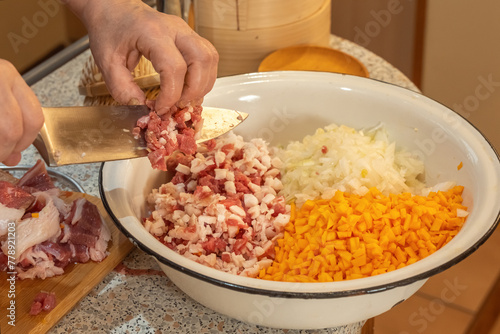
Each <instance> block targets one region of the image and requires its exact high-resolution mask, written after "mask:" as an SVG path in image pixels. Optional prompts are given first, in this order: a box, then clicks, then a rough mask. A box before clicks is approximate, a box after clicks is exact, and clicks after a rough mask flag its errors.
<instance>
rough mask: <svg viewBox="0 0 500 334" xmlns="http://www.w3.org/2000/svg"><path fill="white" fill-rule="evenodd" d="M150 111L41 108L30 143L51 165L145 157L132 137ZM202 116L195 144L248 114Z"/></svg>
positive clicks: (209, 111) (215, 111) (212, 111)
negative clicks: (41, 119) (41, 120)
mask: <svg viewBox="0 0 500 334" xmlns="http://www.w3.org/2000/svg"><path fill="white" fill-rule="evenodd" d="M150 111H151V110H150V109H149V108H148V107H147V106H145V105H140V106H109V105H106V106H92V107H62V108H43V114H44V117H45V123H44V125H43V127H42V129H41V130H40V133H39V134H38V136H37V138H36V139H35V141H34V142H33V145H34V146H35V148H36V149H37V150H38V152H39V153H40V155H41V156H42V158H43V160H44V161H45V163H46V164H47V165H48V166H51V167H56V166H63V165H71V164H83V163H92V162H103V161H112V160H123V159H133V158H139V157H144V156H146V155H148V153H149V151H148V150H147V148H146V141H145V140H144V138H139V139H135V138H134V135H133V134H132V129H133V128H134V127H135V126H136V122H137V120H138V119H139V118H140V117H142V116H144V115H148V114H149V112H150ZM201 116H202V118H203V127H202V130H201V136H200V139H198V140H197V141H196V142H197V143H201V142H204V141H207V140H209V139H213V138H216V137H218V136H220V135H222V134H224V133H226V132H228V131H230V130H232V129H233V128H235V127H236V126H237V125H238V124H240V123H241V122H243V121H244V120H245V119H246V118H247V117H248V114H246V113H243V112H238V111H236V110H231V109H221V108H211V107H203V111H202V114H201Z"/></svg>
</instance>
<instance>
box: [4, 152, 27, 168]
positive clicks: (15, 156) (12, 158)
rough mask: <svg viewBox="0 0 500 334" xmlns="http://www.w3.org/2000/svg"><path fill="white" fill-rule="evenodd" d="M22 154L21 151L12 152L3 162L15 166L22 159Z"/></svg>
mask: <svg viewBox="0 0 500 334" xmlns="http://www.w3.org/2000/svg"><path fill="white" fill-rule="evenodd" d="M21 158H22V155H21V153H20V152H16V153H12V154H11V155H9V156H8V157H7V158H6V159H5V160H4V161H2V163H3V164H4V165H6V166H15V165H17V164H18V163H19V162H20V161H21Z"/></svg>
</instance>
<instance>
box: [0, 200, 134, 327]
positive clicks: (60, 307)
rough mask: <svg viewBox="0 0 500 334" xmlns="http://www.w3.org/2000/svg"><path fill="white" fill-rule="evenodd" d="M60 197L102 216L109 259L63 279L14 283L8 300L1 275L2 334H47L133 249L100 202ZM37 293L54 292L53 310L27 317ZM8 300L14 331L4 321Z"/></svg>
mask: <svg viewBox="0 0 500 334" xmlns="http://www.w3.org/2000/svg"><path fill="white" fill-rule="evenodd" d="M63 197H65V199H67V200H68V201H72V200H75V199H77V198H80V197H84V198H86V199H87V200H88V201H90V202H92V203H94V204H95V205H97V207H98V208H99V211H100V213H101V215H102V216H103V217H104V220H105V222H106V224H107V226H108V227H109V230H110V232H111V240H110V244H109V246H108V251H109V253H110V254H109V255H108V257H107V258H106V259H104V260H103V261H102V262H100V263H96V262H88V263H84V264H71V265H68V267H66V268H65V269H64V272H65V273H64V275H61V276H56V277H51V278H47V279H45V280H40V279H35V280H31V279H26V280H22V281H20V280H17V281H16V284H15V297H14V298H9V297H8V292H9V288H10V284H7V278H8V277H7V275H6V273H5V272H2V273H1V274H0V279H1V283H0V287H1V289H0V293H1V294H2V295H1V296H0V310H1V311H0V315H1V319H0V328H1V331H0V332H1V333H3V334H9V333H10V334H14V333H22V334H28V333H30V334H35V333H36V334H38V333H46V332H47V331H48V330H49V329H50V328H52V327H53V326H54V325H55V324H57V322H58V321H59V320H60V319H61V318H62V317H63V316H64V315H65V314H66V313H67V312H69V311H70V310H71V309H72V308H73V307H74V306H75V305H76V303H78V301H80V299H82V298H83V297H85V296H86V295H87V294H88V293H89V292H90V291H91V290H92V289H93V288H94V287H95V286H96V285H97V284H98V283H99V282H101V281H102V280H103V279H104V277H105V276H106V275H107V274H108V273H109V272H110V271H111V270H113V269H114V268H115V267H116V266H117V265H118V264H119V263H120V262H121V261H122V260H123V259H124V258H125V256H127V254H128V253H129V252H130V251H131V250H132V249H133V248H134V245H133V244H132V243H131V242H130V241H129V240H128V239H127V238H126V237H125V236H124V235H123V234H122V233H121V232H120V231H119V230H118V229H117V228H116V226H115V224H114V223H113V221H112V220H111V218H110V217H109V215H108V214H107V212H106V210H105V209H104V206H103V205H102V202H101V200H100V199H98V198H97V197H93V196H90V195H87V194H82V193H71V192H65V193H64V195H63ZM40 291H46V292H54V293H55V294H56V300H57V305H56V307H55V308H54V309H53V310H52V311H50V312H49V313H47V312H41V313H40V314H38V315H36V316H32V315H30V314H29V312H30V308H31V304H32V302H33V299H34V298H35V296H36V295H37V294H38V293H39V292H40ZM10 300H15V305H16V311H15V327H13V326H11V325H9V324H8V322H9V321H10V319H9V318H7V317H6V315H7V314H6V311H7V307H8V306H9V303H10Z"/></svg>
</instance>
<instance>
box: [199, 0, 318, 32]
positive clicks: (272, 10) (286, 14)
mask: <svg viewBox="0 0 500 334" xmlns="http://www.w3.org/2000/svg"><path fill="white" fill-rule="evenodd" d="M324 2H325V0H218V1H214V0H194V15H195V17H196V25H198V26H202V27H211V28H214V29H229V30H248V29H263V28H271V27H277V26H282V25H287V24H291V23H294V22H297V21H300V20H302V19H305V18H307V17H309V16H311V15H313V14H314V13H316V12H317V11H318V10H319V9H320V8H321V7H322V6H323V4H324Z"/></svg>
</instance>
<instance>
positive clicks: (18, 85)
mask: <svg viewBox="0 0 500 334" xmlns="http://www.w3.org/2000/svg"><path fill="white" fill-rule="evenodd" d="M12 95H13V96H14V98H15V100H16V101H17V104H18V106H19V109H20V113H21V117H22V123H21V124H22V132H23V134H22V137H21V139H20V140H19V141H18V142H17V143H16V145H15V147H14V150H13V152H19V153H20V152H21V151H23V150H25V149H26V148H28V147H29V146H30V145H31V144H32V143H33V141H34V140H35V138H36V136H37V134H38V132H39V131H40V129H41V128H42V126H43V122H44V117H43V112H42V107H41V106H40V102H39V101H38V98H37V97H36V95H35V93H33V91H32V90H31V88H30V87H29V86H28V85H27V84H26V82H25V81H24V80H23V79H22V78H21V77H19V78H18V79H17V80H16V82H15V84H14V87H13V88H12Z"/></svg>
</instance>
